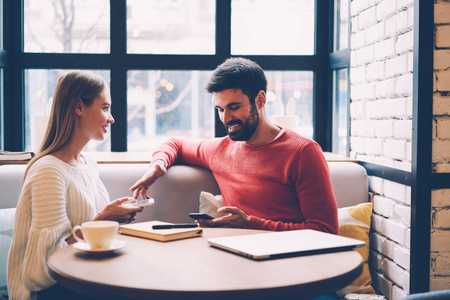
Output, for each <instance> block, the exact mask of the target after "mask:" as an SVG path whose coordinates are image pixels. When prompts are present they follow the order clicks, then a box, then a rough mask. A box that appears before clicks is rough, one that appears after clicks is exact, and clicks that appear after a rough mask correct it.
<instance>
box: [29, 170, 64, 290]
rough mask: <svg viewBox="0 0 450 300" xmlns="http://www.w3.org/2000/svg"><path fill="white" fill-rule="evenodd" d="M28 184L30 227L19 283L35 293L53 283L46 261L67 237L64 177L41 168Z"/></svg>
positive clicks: (58, 171) (61, 174)
mask: <svg viewBox="0 0 450 300" xmlns="http://www.w3.org/2000/svg"><path fill="white" fill-rule="evenodd" d="M29 176H33V178H32V179H31V181H30V184H31V189H30V192H31V193H32V197H31V199H32V200H31V210H32V212H31V214H32V219H31V227H30V230H29V232H28V235H29V237H28V243H27V246H26V249H25V256H24V263H23V266H24V267H23V270H22V272H23V274H22V276H23V280H24V284H25V287H26V288H27V289H28V290H30V291H38V290H42V289H44V288H47V287H49V286H51V285H53V284H54V283H55V281H54V280H53V279H52V277H51V276H50V274H49V272H48V267H47V259H48V258H49V257H50V255H51V254H52V253H53V252H54V251H56V250H57V249H59V248H62V247H65V246H67V243H66V242H65V239H66V238H67V237H69V236H70V234H71V232H70V231H71V228H72V226H71V222H70V220H69V218H68V216H67V211H66V199H65V189H64V186H65V184H64V182H65V178H64V174H63V173H62V171H60V170H58V169H57V168H49V167H46V168H41V169H39V170H38V171H37V172H36V173H34V174H29Z"/></svg>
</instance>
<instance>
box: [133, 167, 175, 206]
mask: <svg viewBox="0 0 450 300" xmlns="http://www.w3.org/2000/svg"><path fill="white" fill-rule="evenodd" d="M166 172H167V170H166V168H165V167H164V162H163V161H162V160H157V161H154V162H152V163H151V164H150V167H149V168H148V170H147V172H145V174H144V175H142V177H141V179H139V180H138V181H136V183H135V184H134V185H133V186H132V187H131V188H130V191H131V192H133V191H134V193H133V198H134V199H137V198H138V197H139V195H141V198H142V199H148V198H149V197H148V195H147V190H148V188H149V187H150V186H151V185H152V184H153V183H154V182H155V181H156V179H158V178H159V177H161V176H163V175H164V174H166Z"/></svg>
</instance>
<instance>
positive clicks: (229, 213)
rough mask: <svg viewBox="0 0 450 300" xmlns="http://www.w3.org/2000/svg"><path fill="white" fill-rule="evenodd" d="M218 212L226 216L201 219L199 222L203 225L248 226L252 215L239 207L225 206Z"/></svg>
mask: <svg viewBox="0 0 450 300" xmlns="http://www.w3.org/2000/svg"><path fill="white" fill-rule="evenodd" d="M217 212H218V213H220V214H224V215H225V216H223V217H220V218H216V219H213V220H205V219H200V220H198V223H199V224H200V226H202V227H229V228H247V227H248V223H249V221H250V216H247V215H246V214H245V213H244V212H243V211H242V210H240V209H239V208H237V207H231V206H224V207H221V208H219V209H218V210H217Z"/></svg>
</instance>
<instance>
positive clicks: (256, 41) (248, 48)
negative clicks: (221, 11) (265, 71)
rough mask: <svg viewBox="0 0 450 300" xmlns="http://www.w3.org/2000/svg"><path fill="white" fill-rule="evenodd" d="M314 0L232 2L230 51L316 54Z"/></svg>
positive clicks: (264, 53) (238, 53)
mask: <svg viewBox="0 0 450 300" xmlns="http://www.w3.org/2000/svg"><path fill="white" fill-rule="evenodd" d="M314 19H315V18H314V1H311V0H303V1H291V0H267V1H248V0H232V2H231V54H233V55H312V54H314Z"/></svg>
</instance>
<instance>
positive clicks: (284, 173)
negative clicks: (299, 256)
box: [152, 129, 338, 234]
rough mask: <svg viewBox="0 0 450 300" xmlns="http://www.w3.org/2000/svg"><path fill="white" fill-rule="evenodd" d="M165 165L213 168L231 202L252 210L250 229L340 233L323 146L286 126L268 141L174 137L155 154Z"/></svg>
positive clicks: (223, 191) (154, 156)
mask: <svg viewBox="0 0 450 300" xmlns="http://www.w3.org/2000/svg"><path fill="white" fill-rule="evenodd" d="M152 159H153V160H156V159H161V160H163V161H164V162H165V164H166V167H170V166H171V165H173V164H176V163H182V164H190V165H198V166H202V167H205V168H207V169H210V170H211V171H212V172H213V174H214V177H215V179H216V181H217V183H218V184H219V187H220V191H221V194H222V197H223V200H224V204H225V205H227V206H236V207H238V208H240V209H241V210H242V211H244V212H245V213H246V214H247V215H249V216H250V223H249V226H248V228H250V229H265V230H294V229H314V230H319V231H325V232H330V233H336V234H337V233H338V221H337V205H336V200H335V198H334V194H333V188H332V186H331V180H330V174H329V169H328V165H327V162H326V161H325V158H324V156H323V153H322V149H321V148H320V146H319V145H318V144H317V143H316V142H314V141H312V140H310V139H307V138H305V137H302V136H300V135H299V134H297V133H295V132H293V131H291V130H288V129H283V130H282V132H281V133H280V134H279V135H278V137H277V138H276V139H275V140H273V141H271V142H269V143H266V144H262V145H249V144H247V143H245V142H236V141H232V140H231V139H230V138H229V137H224V138H216V139H209V140H204V141H190V140H185V139H176V138H172V139H170V140H168V141H167V142H166V143H164V144H163V145H162V146H161V147H160V148H159V149H158V150H157V151H156V152H155V153H154V154H153V158H152Z"/></svg>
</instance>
